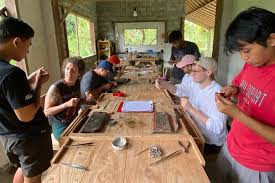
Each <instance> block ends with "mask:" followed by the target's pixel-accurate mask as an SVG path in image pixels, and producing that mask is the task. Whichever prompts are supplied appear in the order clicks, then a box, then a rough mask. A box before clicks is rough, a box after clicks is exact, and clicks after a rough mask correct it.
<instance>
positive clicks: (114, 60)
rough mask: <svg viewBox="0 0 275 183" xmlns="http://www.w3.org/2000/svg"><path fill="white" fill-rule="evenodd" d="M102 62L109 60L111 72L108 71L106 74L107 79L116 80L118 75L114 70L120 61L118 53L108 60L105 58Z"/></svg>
mask: <svg viewBox="0 0 275 183" xmlns="http://www.w3.org/2000/svg"><path fill="white" fill-rule="evenodd" d="M101 62H108V64H109V71H110V72H108V74H107V76H106V79H107V80H108V81H114V80H115V75H116V72H115V70H114V66H115V65H117V64H119V63H120V59H119V58H118V56H117V55H112V56H110V57H109V58H108V59H107V60H103V61H101Z"/></svg>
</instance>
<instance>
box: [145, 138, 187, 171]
mask: <svg viewBox="0 0 275 183" xmlns="http://www.w3.org/2000/svg"><path fill="white" fill-rule="evenodd" d="M178 144H179V145H180V146H181V147H183V149H184V152H185V153H189V151H188V148H189V146H190V142H189V141H188V142H187V143H186V144H184V143H182V142H181V141H178ZM182 152H183V150H182V149H180V150H177V151H175V152H173V153H171V154H169V155H167V156H165V157H164V158H161V159H160V160H158V161H155V162H153V163H151V164H150V166H155V165H157V164H159V163H160V162H162V161H164V160H166V159H169V158H171V157H173V156H176V155H178V154H180V153H182Z"/></svg>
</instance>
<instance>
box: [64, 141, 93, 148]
mask: <svg viewBox="0 0 275 183" xmlns="http://www.w3.org/2000/svg"><path fill="white" fill-rule="evenodd" d="M94 145H95V144H94V143H93V142H88V143H83V144H70V145H65V146H64V147H66V148H68V147H79V146H94Z"/></svg>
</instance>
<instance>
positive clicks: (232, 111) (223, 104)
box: [215, 93, 241, 118]
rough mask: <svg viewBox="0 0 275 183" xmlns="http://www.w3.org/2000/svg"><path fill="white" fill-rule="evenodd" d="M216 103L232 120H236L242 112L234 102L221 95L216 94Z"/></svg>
mask: <svg viewBox="0 0 275 183" xmlns="http://www.w3.org/2000/svg"><path fill="white" fill-rule="evenodd" d="M215 101H216V105H217V108H218V110H219V111H220V112H222V113H224V114H226V115H228V116H230V117H232V118H236V117H237V116H238V115H239V114H240V112H241V111H240V109H239V108H238V106H237V105H236V104H235V103H234V102H232V101H231V100H230V99H227V98H225V97H223V96H222V95H221V94H220V93H216V94H215Z"/></svg>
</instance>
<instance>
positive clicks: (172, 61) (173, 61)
mask: <svg viewBox="0 0 275 183" xmlns="http://www.w3.org/2000/svg"><path fill="white" fill-rule="evenodd" d="M168 63H169V64H170V65H173V64H175V63H177V61H176V60H169V61H168Z"/></svg>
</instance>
